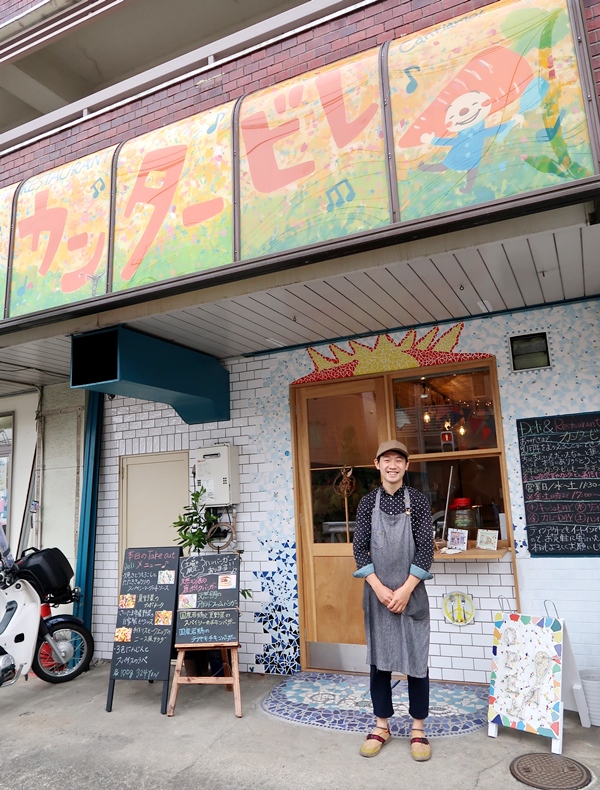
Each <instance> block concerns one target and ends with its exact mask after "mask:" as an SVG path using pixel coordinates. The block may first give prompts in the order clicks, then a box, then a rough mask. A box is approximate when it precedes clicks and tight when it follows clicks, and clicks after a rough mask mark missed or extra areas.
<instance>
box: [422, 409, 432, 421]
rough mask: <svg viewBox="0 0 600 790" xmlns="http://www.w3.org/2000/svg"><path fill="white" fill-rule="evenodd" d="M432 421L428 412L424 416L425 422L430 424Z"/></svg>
mask: <svg viewBox="0 0 600 790" xmlns="http://www.w3.org/2000/svg"><path fill="white" fill-rule="evenodd" d="M430 420H431V417H430V416H429V412H428V411H426V412H425V414H424V415H423V422H429V421H430Z"/></svg>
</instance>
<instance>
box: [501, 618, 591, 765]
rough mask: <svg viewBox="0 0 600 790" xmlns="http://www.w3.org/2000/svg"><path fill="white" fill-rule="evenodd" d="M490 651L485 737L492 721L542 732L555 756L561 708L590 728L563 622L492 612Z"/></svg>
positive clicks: (559, 741) (560, 735)
mask: <svg viewBox="0 0 600 790" xmlns="http://www.w3.org/2000/svg"><path fill="white" fill-rule="evenodd" d="M492 652H493V656H494V657H493V660H492V675H491V680H490V699H489V708H488V721H489V724H488V735H490V736H491V737H493V738H495V737H496V736H497V735H498V725H501V726H503V727H511V728H513V729H516V730H521V731H523V732H530V733H534V734H536V735H542V736H544V737H547V738H551V739H552V752H553V753H554V754H561V752H562V740H563V711H564V708H565V707H566V708H568V709H570V710H577V711H579V716H580V719H581V724H582V725H583V726H584V727H589V726H590V718H589V713H588V709H587V705H586V702H585V698H584V696H583V690H582V686H581V680H580V678H579V672H578V671H577V667H576V665H575V657H574V655H573V650H572V648H571V643H570V641H569V635H568V633H567V629H566V626H565V623H564V621H563V620H561V619H560V618H558V617H548V616H544V617H535V616H531V615H524V614H516V613H512V614H503V613H500V612H498V613H497V614H496V615H495V619H494V645H493V650H492Z"/></svg>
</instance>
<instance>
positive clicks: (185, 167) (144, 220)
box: [113, 103, 233, 291]
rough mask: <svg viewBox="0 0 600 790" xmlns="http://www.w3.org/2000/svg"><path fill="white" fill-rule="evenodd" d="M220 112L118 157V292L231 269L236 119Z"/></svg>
mask: <svg viewBox="0 0 600 790" xmlns="http://www.w3.org/2000/svg"><path fill="white" fill-rule="evenodd" d="M232 110H233V104H232V103H230V104H227V105H221V106H220V107H216V108H214V109H213V110H208V111H207V112H204V113H199V114H198V115H193V116H192V117H191V118H187V119H185V120H183V121H179V122H177V123H173V124H169V125H168V126H164V127H162V128H161V129H157V130H156V131H154V132H148V134H145V135H142V136H141V137H136V138H134V139H133V140H129V141H128V142H126V143H125V145H124V146H123V147H122V148H121V150H120V151H119V160H118V163H117V181H116V196H115V204H116V205H115V242H116V243H115V253H114V272H113V290H115V291H120V290H123V289H124V288H129V287H133V286H136V285H147V284H149V283H154V282H160V281H163V280H168V279H170V278H171V277H180V276H182V275H185V274H192V273H194V272H197V271H202V270H205V269H212V268H214V267H216V266H222V265H223V264H226V263H231V261H232V259H233V209H232V203H233V170H232V144H231V113H232Z"/></svg>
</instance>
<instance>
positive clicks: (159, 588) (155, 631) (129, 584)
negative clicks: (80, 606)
mask: <svg viewBox="0 0 600 790" xmlns="http://www.w3.org/2000/svg"><path fill="white" fill-rule="evenodd" d="M180 556H181V549H179V548H173V547H172V546H170V547H167V548H145V549H127V550H126V551H125V559H124V562H123V575H122V577H121V592H120V594H119V608H118V611H117V625H116V628H115V642H114V647H113V654H112V664H111V672H110V677H111V680H158V681H160V680H162V681H168V680H169V669H170V664H171V649H172V645H173V627H174V625H175V604H176V600H177V571H178V565H179V558H180Z"/></svg>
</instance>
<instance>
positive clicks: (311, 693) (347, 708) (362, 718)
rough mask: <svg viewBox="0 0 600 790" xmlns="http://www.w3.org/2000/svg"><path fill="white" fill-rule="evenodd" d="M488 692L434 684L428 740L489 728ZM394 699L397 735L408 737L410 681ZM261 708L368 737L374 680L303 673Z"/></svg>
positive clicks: (299, 721)
mask: <svg viewBox="0 0 600 790" xmlns="http://www.w3.org/2000/svg"><path fill="white" fill-rule="evenodd" d="M488 692H489V689H488V687H487V686H474V685H466V684H462V683H461V684H458V683H437V682H436V683H431V691H430V705H429V718H428V719H427V734H428V736H431V737H434V738H440V737H444V736H449V735H465V734H466V733H469V732H474V731H475V730H480V729H482V728H483V727H485V726H486V725H487V710H488ZM392 699H393V703H394V710H395V712H396V713H395V716H394V717H393V718H392V719H390V729H391V732H392V735H395V736H397V737H398V736H399V737H405V738H407V737H408V736H409V734H410V727H411V723H412V719H411V718H410V716H409V715H408V691H407V684H406V680H400V681H399V682H398V684H397V685H396V686H395V687H394V690H393V693H392ZM261 707H262V709H263V710H264V711H265V713H268V714H269V715H270V716H276V717H277V718H279V719H285V720H286V721H289V722H294V723H295V724H304V725H307V726H309V727H321V728H323V729H328V730H343V731H344V732H365V730H368V729H369V728H370V727H372V726H373V710H372V708H371V698H370V695H369V679H368V677H366V676H364V675H342V674H334V673H330V672H300V673H298V674H297V675H292V676H291V677H289V678H286V679H285V680H283V681H282V682H281V683H279V684H278V685H277V686H275V688H274V689H272V690H271V691H270V692H269V694H267V696H266V697H265V698H264V699H263V700H262V702H261Z"/></svg>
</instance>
